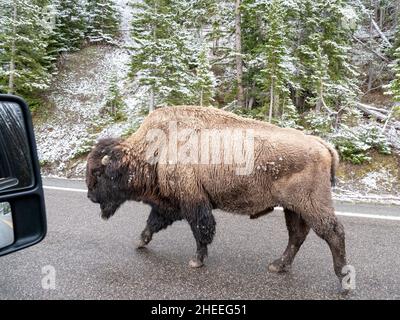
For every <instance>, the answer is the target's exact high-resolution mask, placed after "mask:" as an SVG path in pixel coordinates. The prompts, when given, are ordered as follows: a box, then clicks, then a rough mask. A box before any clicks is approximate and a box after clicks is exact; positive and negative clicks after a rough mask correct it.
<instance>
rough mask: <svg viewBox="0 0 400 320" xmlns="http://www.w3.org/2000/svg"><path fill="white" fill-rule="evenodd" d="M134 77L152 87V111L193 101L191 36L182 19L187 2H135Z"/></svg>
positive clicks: (132, 64) (165, 0)
mask: <svg viewBox="0 0 400 320" xmlns="http://www.w3.org/2000/svg"><path fill="white" fill-rule="evenodd" d="M132 6H133V7H134V9H135V15H134V16H133V19H132V29H133V30H132V39H133V42H134V45H133V48H132V50H133V54H132V61H131V72H130V74H131V76H132V77H137V78H138V79H139V82H140V83H141V84H142V85H145V86H146V87H148V88H149V111H150V112H151V111H152V110H154V107H155V105H163V104H184V103H190V102H191V101H193V100H194V93H193V90H192V88H193V82H194V79H195V77H194V76H195V73H194V71H193V70H191V68H192V60H193V58H192V57H193V52H194V51H193V47H192V39H193V38H192V37H191V35H190V32H189V31H188V29H187V28H185V27H184V25H183V24H182V21H181V19H180V13H181V11H182V7H183V6H186V2H185V1H183V0H182V1H174V2H171V1H168V0H144V1H142V2H135V3H132Z"/></svg>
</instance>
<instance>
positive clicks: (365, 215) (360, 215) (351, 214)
mask: <svg viewBox="0 0 400 320" xmlns="http://www.w3.org/2000/svg"><path fill="white" fill-rule="evenodd" d="M43 189H47V190H59V191H69V192H81V193H86V192H87V190H86V189H78V188H63V187H53V186H43ZM275 209H278V210H283V208H281V207H277V208H275ZM336 215H338V216H344V217H353V218H366V219H380V220H391V221H400V215H399V216H386V215H379V214H369V213H355V212H343V211H336Z"/></svg>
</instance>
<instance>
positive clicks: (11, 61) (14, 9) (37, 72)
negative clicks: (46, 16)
mask: <svg viewBox="0 0 400 320" xmlns="http://www.w3.org/2000/svg"><path fill="white" fill-rule="evenodd" d="M42 9H43V8H41V7H40V6H38V5H36V4H35V3H34V2H32V1H29V0H13V1H11V2H10V0H0V11H1V13H2V14H1V15H2V16H1V20H0V30H1V32H0V92H8V93H13V94H19V95H21V96H23V97H25V98H26V99H27V100H28V102H33V100H34V98H35V97H36V96H37V95H38V94H39V93H40V92H41V91H42V90H43V89H46V88H47V87H48V85H49V82H50V79H51V74H50V66H51V63H52V57H51V56H49V55H48V51H47V43H48V36H49V27H48V24H47V23H46V22H45V21H44V20H43V18H42V15H41V14H42V12H43V11H42Z"/></svg>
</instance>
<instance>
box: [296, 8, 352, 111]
mask: <svg viewBox="0 0 400 320" xmlns="http://www.w3.org/2000/svg"><path fill="white" fill-rule="evenodd" d="M349 10H352V9H351V8H349V5H348V4H347V3H346V2H345V1H342V0H332V1H329V2H327V1H325V0H299V7H298V12H297V17H298V20H299V32H298V33H297V40H296V42H297V44H298V45H297V48H296V49H295V50H294V52H295V56H296V58H297V60H298V62H299V65H298V70H299V72H298V73H297V81H298V83H299V84H300V87H301V92H300V93H299V92H297V94H298V95H302V96H303V97H304V98H306V101H307V102H308V104H309V105H310V106H312V107H315V108H316V109H317V110H318V109H320V107H321V106H324V107H325V109H327V108H330V109H334V108H338V107H339V106H340V105H343V104H351V102H352V101H353V100H354V98H355V95H356V93H357V85H356V76H357V73H356V71H355V69H354V68H353V66H352V65H351V63H350V54H349V49H350V44H351V39H352V38H351V35H352V34H353V32H354V30H352V27H351V26H352V24H349V23H346V21H345V20H346V16H345V12H346V11H349Z"/></svg>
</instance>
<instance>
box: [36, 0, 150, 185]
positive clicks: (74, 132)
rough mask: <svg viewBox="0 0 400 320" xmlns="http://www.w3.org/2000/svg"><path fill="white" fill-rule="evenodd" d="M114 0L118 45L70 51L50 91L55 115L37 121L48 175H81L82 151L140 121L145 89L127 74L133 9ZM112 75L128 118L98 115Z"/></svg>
mask: <svg viewBox="0 0 400 320" xmlns="http://www.w3.org/2000/svg"><path fill="white" fill-rule="evenodd" d="M116 2H117V4H118V6H119V8H120V11H121V14H122V23H121V39H120V43H119V45H118V46H105V45H104V46H90V47H87V48H85V49H83V50H81V51H79V52H77V53H73V54H70V55H68V56H67V57H66V63H65V65H64V66H63V72H60V74H59V75H58V76H57V77H56V79H55V80H54V82H53V84H52V87H51V90H50V92H49V95H48V98H49V101H50V103H51V104H52V106H53V109H52V110H51V115H50V116H49V117H48V118H47V119H45V120H44V121H41V122H42V123H36V125H35V131H36V139H37V144H38V153H39V159H40V161H41V164H42V166H43V167H44V171H45V172H44V173H45V174H47V175H55V176H60V175H62V176H72V177H75V176H81V175H82V173H83V170H84V161H83V159H79V155H80V153H83V152H82V151H84V150H86V149H87V148H88V147H89V146H90V145H92V144H93V143H94V141H95V140H96V139H98V138H101V137H106V136H108V137H109V136H120V135H121V134H123V133H125V132H127V131H128V130H129V129H130V128H131V127H134V126H135V125H136V122H138V121H140V120H141V117H140V116H139V115H138V111H139V110H138V109H139V108H138V105H139V102H140V100H141V97H142V96H143V90H140V88H138V87H137V85H136V84H135V83H132V81H130V80H128V78H127V73H128V70H129V67H128V63H129V52H128V49H127V48H126V47H127V46H129V44H130V41H131V40H130V37H129V28H130V19H131V8H130V7H129V6H128V5H127V1H125V0H117V1H116ZM113 78H115V79H116V80H117V84H118V87H119V89H120V91H121V93H122V95H123V97H124V102H125V105H126V110H125V111H126V114H127V116H128V119H127V120H126V121H124V122H119V123H112V121H111V119H108V118H107V116H104V115H102V114H101V113H100V111H101V109H102V108H103V107H104V105H105V102H106V98H107V94H108V92H109V88H110V82H111V80H112V79H113Z"/></svg>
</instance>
